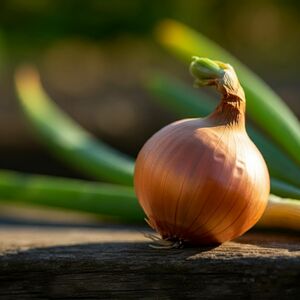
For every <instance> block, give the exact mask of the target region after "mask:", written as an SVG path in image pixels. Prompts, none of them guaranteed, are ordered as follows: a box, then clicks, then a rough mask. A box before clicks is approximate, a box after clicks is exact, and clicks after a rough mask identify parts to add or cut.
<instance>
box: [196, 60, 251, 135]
mask: <svg viewBox="0 0 300 300" xmlns="http://www.w3.org/2000/svg"><path fill="white" fill-rule="evenodd" d="M190 71H191V74H192V75H193V76H194V77H195V79H196V80H195V85H196V86H197V87H199V86H215V87H216V89H217V91H218V92H219V93H220V94H221V95H222V98H221V101H220V103H219V105H218V106H217V107H216V109H215V110H214V112H213V113H212V114H211V115H209V116H208V119H209V120H210V121H212V122H213V123H214V124H215V125H228V126H230V127H237V128H242V129H243V128H245V109H246V99H245V94H244V91H243V88H242V87H241V85H240V83H239V80H238V78H237V75H236V73H235V71H234V69H233V68H232V67H231V66H230V65H229V64H224V63H222V62H219V61H213V60H210V59H207V58H198V57H193V61H192V63H191V66H190Z"/></svg>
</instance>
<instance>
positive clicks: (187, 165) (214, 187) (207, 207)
mask: <svg viewBox="0 0 300 300" xmlns="http://www.w3.org/2000/svg"><path fill="white" fill-rule="evenodd" d="M227 106H228V105H227ZM227 106H226V105H225V106H224V101H222V102H221V105H220V106H219V107H218V108H217V109H216V111H215V113H213V114H212V115H210V116H208V117H207V118H204V119H185V120H181V121H177V122H175V123H172V124H170V125H168V126H166V127H164V128H162V129H161V130H160V131H158V132H157V133H156V134H154V135H153V136H152V137H151V138H150V139H149V140H148V141H147V142H146V143H145V145H144V146H143V148H142V149H141V151H140V153H139V155H138V157H137V160H136V165H135V175H134V185H135V192H136V195H137V198H138V200H139V203H140V205H141V206H142V208H143V210H144V212H145V214H146V216H147V218H148V223H149V225H150V226H151V227H152V228H153V229H154V230H156V231H157V232H158V233H159V234H160V235H161V237H162V238H163V239H166V240H171V241H183V242H188V243H191V244H200V245H212V244H220V243H223V242H226V241H229V240H232V239H234V238H236V237H238V236H240V235H242V234H243V233H244V232H246V231H247V230H249V229H250V228H251V227H252V226H253V225H255V223H256V222H257V221H258V220H259V218H260V217H261V216H262V214H263V212H264V210H265V208H266V205H267V201H268V196H269V192H270V178H269V173H268V169H267V166H266V163H265V161H264V159H263V157H262V155H261V154H260V152H259V150H258V149H257V148H256V146H255V145H254V143H253V142H252V141H251V140H250V138H249V137H248V135H247V133H246V131H245V126H244V118H243V113H244V112H243V109H241V116H242V118H237V119H236V118H235V117H236V116H235V117H234V118H235V120H236V121H237V122H232V116H233V115H234V114H232V113H231V112H232V109H231V107H230V105H229V106H228V107H227ZM220 107H221V108H222V109H221V110H220ZM224 107H225V109H224ZM226 110H227V111H226ZM235 110H236V109H235ZM220 111H221V114H220ZM224 112H225V113H224Z"/></svg>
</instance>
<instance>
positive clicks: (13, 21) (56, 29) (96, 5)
mask: <svg viewBox="0 0 300 300" xmlns="http://www.w3.org/2000/svg"><path fill="white" fill-rule="evenodd" d="M164 18H173V19H175V20H178V21H181V22H183V23H185V24H187V25H188V26H191V27H193V28H195V29H196V30H198V31H199V32H201V33H203V34H205V35H207V36H208V37H209V38H211V39H212V40H215V41H216V42H217V43H219V44H220V45H222V46H223V47H224V48H225V49H227V50H228V51H230V52H232V53H233V54H234V55H235V56H236V57H238V58H239V59H240V60H241V61H242V62H244V63H245V64H246V65H248V66H250V68H251V69H252V70H254V71H255V72H256V73H257V74H259V75H260V76H261V77H262V78H263V79H264V80H265V81H266V82H267V83H269V84H270V85H271V87H272V88H273V89H274V90H275V91H276V92H277V93H278V94H279V95H280V96H281V97H282V98H283V99H284V100H285V101H286V102H287V103H288V105H289V106H290V107H291V108H292V109H293V111H294V112H295V113H296V114H297V115H298V116H300V104H299V101H298V99H299V97H298V95H299V94H300V80H299V78H300V76H299V65H300V56H299V53H300V43H299V38H300V2H299V1H292V0H289V1H275V0H273V1H271V0H269V1H268V0H264V1H250V2H249V1H248V2H247V4H243V2H242V1H216V0H215V1H214V0H209V1H208V0H207V1H196V0H190V1H184V0H165V1H148V0H109V1H108V0H86V1H77V0H64V1H54V0H2V1H1V2H0V168H7V169H11V170H18V171H24V172H35V173H40V174H54V175H65V176H71V177H82V175H80V174H77V173H76V172H75V171H73V170H72V169H71V168H68V167H67V166H65V165H64V164H62V163H61V162H59V161H57V160H56V159H55V158H53V157H52V156H51V155H50V154H48V151H47V149H46V148H45V147H43V146H42V145H41V144H40V143H39V142H38V140H37V139H36V138H35V136H34V135H33V134H32V132H31V131H30V128H29V126H28V124H27V123H26V121H25V119H24V117H23V115H22V113H21V112H20V109H19V108H18V104H17V101H16V95H15V90H14V82H13V76H14V71H15V70H16V68H17V67H18V66H19V65H21V64H23V63H28V62H29V63H33V64H35V65H36V66H38V69H39V71H40V72H41V78H42V82H43V85H44V87H45V89H46V91H47V92H48V93H49V95H50V96H51V97H52V98H53V99H54V100H55V101H56V102H57V103H58V104H59V106H60V107H61V108H62V109H63V110H64V111H66V112H67V113H68V114H69V115H71V116H72V117H73V118H74V119H75V120H76V121H77V122H79V123H80V124H81V125H82V126H83V127H85V128H86V129H88V130H89V131H91V132H93V133H94V134H95V135H96V136H98V137H99V138H101V139H102V140H104V141H106V142H107V143H109V144H111V145H112V146H114V147H116V148H118V149H120V150H121V151H123V152H125V153H127V154H130V155H132V156H135V155H136V154H137V152H138V150H139V149H140V147H141V146H142V144H143V143H144V142H145V141H146V139H147V138H149V136H150V135H151V134H153V133H154V132H155V131H157V130H158V129H159V128H161V127H162V126H164V125H166V124H167V123H170V122H171V121H173V120H175V119H176V116H175V115H172V114H171V113H170V112H168V111H166V110H164V109H163V108H161V107H159V106H158V105H156V104H155V102H154V101H152V99H151V95H149V94H148V93H147V91H146V90H145V88H144V83H145V80H146V79H147V77H148V76H149V75H150V74H151V72H153V71H157V70H158V71H164V72H166V73H169V74H172V76H173V77H175V78H181V79H182V80H184V81H185V82H186V83H187V84H189V85H192V79H191V77H190V76H189V74H188V66H187V65H184V64H182V63H181V62H179V61H178V60H176V59H175V58H174V57H172V56H171V55H170V54H169V53H167V52H166V51H165V50H164V49H162V48H161V47H160V46H159V45H158V44H157V43H156V41H155V39H154V36H153V31H154V28H155V25H156V24H157V23H158V22H159V21H160V20H162V19H164Z"/></svg>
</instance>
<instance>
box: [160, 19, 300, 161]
mask: <svg viewBox="0 0 300 300" xmlns="http://www.w3.org/2000/svg"><path fill="white" fill-rule="evenodd" d="M157 39H158V41H159V43H160V44H162V45H163V46H165V47H166V48H167V49H169V50H170V51H171V52H173V53H175V54H176V55H177V56H178V57H180V58H182V59H183V60H185V61H187V62H190V60H191V57H192V56H194V55H197V56H202V57H210V58H212V59H216V60H222V61H225V62H228V63H230V64H231V65H232V66H234V68H235V70H236V71H237V74H238V77H239V79H240V82H241V84H242V86H243V88H244V90H245V93H246V98H247V100H248V103H247V110H248V113H249V116H251V118H252V119H253V120H254V121H255V123H256V124H257V125H259V126H260V127H261V128H262V129H263V130H264V131H265V132H267V133H268V135H270V137H272V139H273V140H274V141H275V142H276V143H277V144H278V145H279V146H281V147H282V148H284V149H285V151H286V152H287V153H288V154H289V155H290V157H291V158H292V159H294V160H295V161H296V162H297V163H298V164H299V165H300V155H299V153H300V124H299V122H298V120H297V118H296V116H295V115H294V114H293V113H292V111H291V110H290V109H289V108H288V107H287V105H286V104H285V103H284V102H283V101H282V100H281V99H280V98H279V97H278V96H277V95H276V94H275V93H274V92H273V91H272V89H271V88H270V87H269V86H268V85H266V84H265V83H264V82H263V81H262V80H261V79H260V78H259V77H258V76H257V75H255V74H254V73H253V72H252V71H250V70H249V69H248V68H247V67H246V66H245V65H243V64H242V63H241V62H240V61H239V60H237V59H236V58H235V57H233V56H232V55H231V54H229V53H228V52H227V51H226V50H224V49H223V48H222V47H220V46H219V45H217V44H216V43H214V42H213V41H211V40H209V39H208V38H207V37H205V36H203V35H201V34H200V33H198V32H196V31H194V30H192V29H190V28H189V27H187V26H185V25H183V24H181V23H179V22H176V21H172V20H167V21H163V22H162V23H160V24H159V26H158V28H157Z"/></svg>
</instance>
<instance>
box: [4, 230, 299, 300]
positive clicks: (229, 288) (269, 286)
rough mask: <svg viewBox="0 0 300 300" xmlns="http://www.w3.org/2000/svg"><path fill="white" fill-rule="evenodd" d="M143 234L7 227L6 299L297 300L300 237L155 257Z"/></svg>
mask: <svg viewBox="0 0 300 300" xmlns="http://www.w3.org/2000/svg"><path fill="white" fill-rule="evenodd" d="M143 231H145V229H144V228H141V229H140V228H115V229H113V228H102V229H101V228H99V229H91V228H90V229H87V228H85V229H84V228H81V229H80V228H76V229H68V228H52V229H51V228H33V227H27V228H24V227H17V226H15V227H14V226H10V227H9V226H2V227H0V241H1V242H0V299H45V298H51V299H53V298H57V299H99V298H100V299H109V298H115V299H140V298H145V299H201V298H205V299H223V298H224V297H225V298H226V297H232V296H235V297H238V298H246V299H252V298H256V299H297V297H298V296H299V295H300V237H299V236H298V235H287V234H275V233H273V234H270V233H268V234H267V233H262V232H260V233H248V234H246V235H244V236H243V237H241V238H239V239H237V240H235V241H233V242H229V243H225V244H223V245H222V246H219V247H216V248H184V249H177V250H174V249H172V250H154V249H151V248H150V247H149V246H148V243H149V241H148V240H147V239H146V238H145V237H144V236H143Z"/></svg>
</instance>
